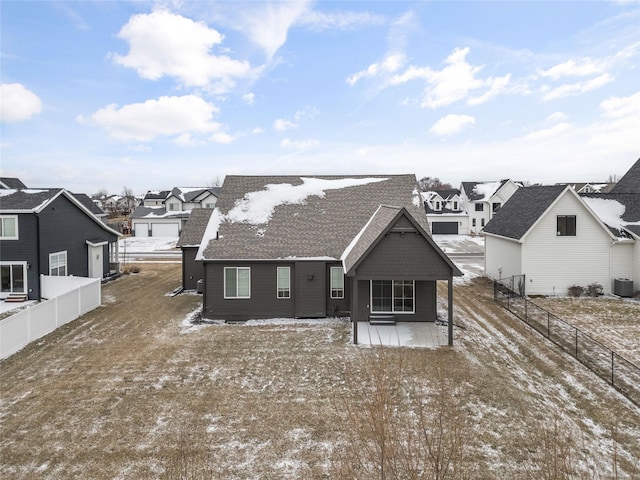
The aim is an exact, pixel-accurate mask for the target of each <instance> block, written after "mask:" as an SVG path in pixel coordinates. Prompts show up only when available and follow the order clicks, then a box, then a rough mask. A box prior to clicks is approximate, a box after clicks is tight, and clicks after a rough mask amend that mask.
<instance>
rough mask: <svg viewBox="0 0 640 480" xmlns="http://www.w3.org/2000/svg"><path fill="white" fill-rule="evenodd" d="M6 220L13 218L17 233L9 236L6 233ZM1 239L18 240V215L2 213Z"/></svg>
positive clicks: (0, 217)
mask: <svg viewBox="0 0 640 480" xmlns="http://www.w3.org/2000/svg"><path fill="white" fill-rule="evenodd" d="M5 220H13V227H14V229H15V232H16V233H15V235H12V236H8V235H5V234H4V230H5V228H4V221H5ZM0 223H1V225H0V239H1V240H18V239H19V238H18V237H19V236H20V235H19V230H18V216H17V215H0Z"/></svg>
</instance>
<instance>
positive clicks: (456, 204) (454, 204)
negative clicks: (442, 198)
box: [453, 202, 458, 210]
mask: <svg viewBox="0 0 640 480" xmlns="http://www.w3.org/2000/svg"><path fill="white" fill-rule="evenodd" d="M453 209H454V210H458V202H453Z"/></svg>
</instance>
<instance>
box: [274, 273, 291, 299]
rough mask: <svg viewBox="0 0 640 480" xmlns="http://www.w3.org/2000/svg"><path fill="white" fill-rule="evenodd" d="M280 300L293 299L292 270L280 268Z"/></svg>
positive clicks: (278, 280)
mask: <svg viewBox="0 0 640 480" xmlns="http://www.w3.org/2000/svg"><path fill="white" fill-rule="evenodd" d="M277 270H278V275H277V277H278V279H277V282H278V287H277V288H278V298H291V269H290V268H289V267H278V268H277Z"/></svg>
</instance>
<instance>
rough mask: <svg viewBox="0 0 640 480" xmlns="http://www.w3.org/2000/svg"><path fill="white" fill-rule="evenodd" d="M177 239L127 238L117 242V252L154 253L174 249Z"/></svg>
mask: <svg viewBox="0 0 640 480" xmlns="http://www.w3.org/2000/svg"><path fill="white" fill-rule="evenodd" d="M177 242H178V237H127V238H123V239H120V240H119V241H118V251H119V252H120V253H124V252H127V253H128V252H136V253H140V252H156V251H162V250H172V249H174V248H176V243H177Z"/></svg>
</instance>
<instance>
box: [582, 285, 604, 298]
mask: <svg viewBox="0 0 640 480" xmlns="http://www.w3.org/2000/svg"><path fill="white" fill-rule="evenodd" d="M586 293H587V295H588V296H590V297H600V296H601V295H602V294H603V293H604V287H603V286H602V285H600V284H599V283H597V282H594V283H590V284H589V285H587V292H586Z"/></svg>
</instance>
